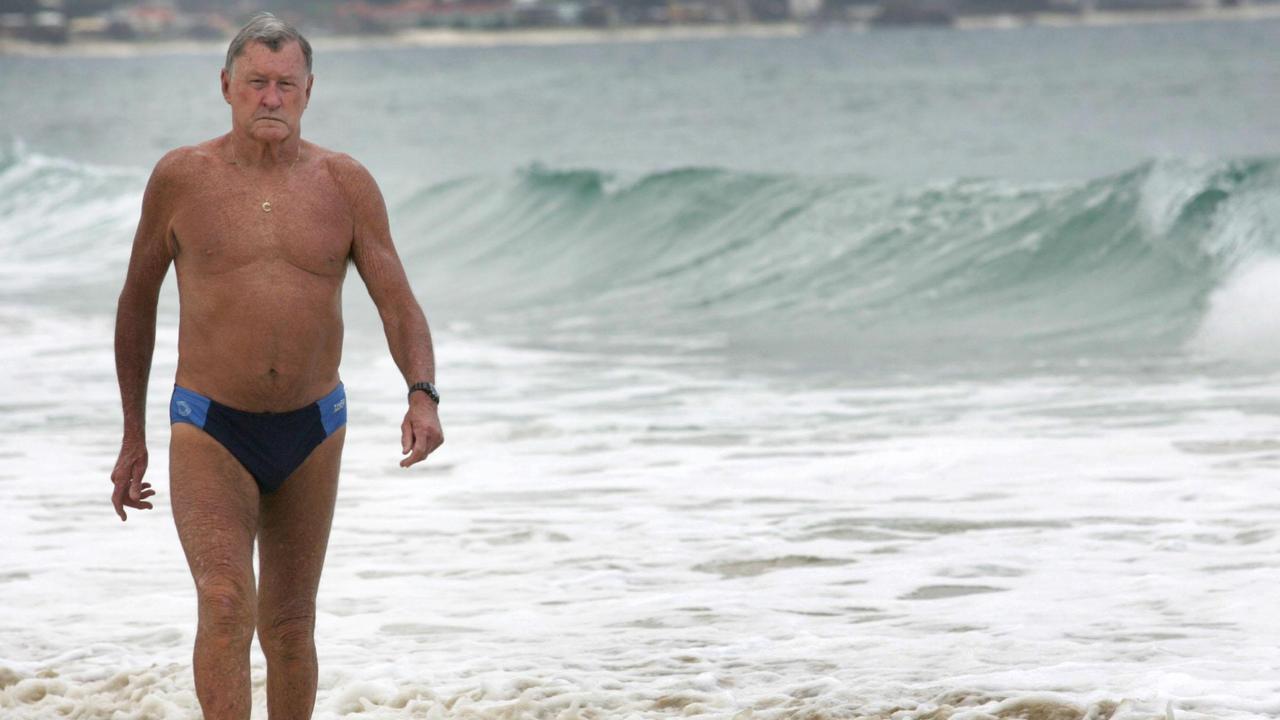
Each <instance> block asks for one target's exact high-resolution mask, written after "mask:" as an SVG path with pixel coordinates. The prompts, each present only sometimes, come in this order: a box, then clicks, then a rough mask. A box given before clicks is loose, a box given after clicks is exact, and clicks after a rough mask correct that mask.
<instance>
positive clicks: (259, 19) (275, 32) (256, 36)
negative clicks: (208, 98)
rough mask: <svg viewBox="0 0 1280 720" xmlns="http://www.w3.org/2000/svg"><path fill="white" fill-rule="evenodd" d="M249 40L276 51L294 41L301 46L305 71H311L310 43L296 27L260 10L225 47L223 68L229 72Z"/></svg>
mask: <svg viewBox="0 0 1280 720" xmlns="http://www.w3.org/2000/svg"><path fill="white" fill-rule="evenodd" d="M251 42H260V43H262V44H263V45H266V46H267V47H268V48H270V49H271V52H277V51H279V50H280V48H281V47H282V46H284V45H286V44H288V43H291V42H296V43H298V45H299V46H301V47H302V57H303V58H305V59H306V61H307V73H308V74H310V72H311V43H309V42H307V39H306V38H304V37H302V33H300V32H298V28H296V27H294V26H292V25H290V24H289V23H287V22H285V21H283V20H281V19H280V18H278V17H276V16H275V15H272V14H271V13H269V12H260V13H258V14H256V15H254V16H253V18H252V19H251V20H249V23H248V24H247V25H245V26H244V27H242V28H240V32H238V33H236V36H235V37H234V38H233V39H232V40H231V46H230V47H228V48H227V64H226V65H223V68H224V69H225V70H226V71H227V74H228V75H230V74H231V70H232V68H233V67H234V66H235V62H236V58H238V57H240V56H241V55H243V54H244V48H245V46H246V45H248V44H249V43H251Z"/></svg>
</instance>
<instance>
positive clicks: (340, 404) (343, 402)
mask: <svg viewBox="0 0 1280 720" xmlns="http://www.w3.org/2000/svg"><path fill="white" fill-rule="evenodd" d="M346 406H347V399H346V398H342V399H341V400H339V401H338V402H336V403H334V404H333V411H334V412H339V411H340V410H342V408H344V407H346Z"/></svg>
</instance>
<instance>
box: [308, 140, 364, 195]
mask: <svg viewBox="0 0 1280 720" xmlns="http://www.w3.org/2000/svg"><path fill="white" fill-rule="evenodd" d="M315 148H316V149H317V150H318V151H319V152H320V160H321V162H323V163H324V166H325V169H327V170H328V171H329V174H330V175H332V176H333V177H334V179H335V180H337V181H338V182H339V183H341V184H342V185H344V186H347V185H349V184H351V183H364V182H369V181H371V180H373V176H372V175H370V174H369V171H368V170H367V169H365V166H364V165H361V164H360V161H359V160H356V159H355V158H353V157H351V156H350V155H348V154H346V153H344V152H339V151H337V150H328V149H325V148H322V147H320V146H319V145H316V146H315Z"/></svg>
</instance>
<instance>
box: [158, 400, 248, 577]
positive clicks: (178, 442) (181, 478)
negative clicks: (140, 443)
mask: <svg viewBox="0 0 1280 720" xmlns="http://www.w3.org/2000/svg"><path fill="white" fill-rule="evenodd" d="M169 499H170V503H171V504H172V506H173V520H174V524H176V525H177V528H178V537H179V538H180V539H181V541H182V549H183V552H185V553H186V556H187V564H188V565H189V566H190V567H191V575H192V577H193V578H194V579H195V581H196V587H197V588H198V589H199V588H202V587H203V586H204V585H206V584H207V583H208V582H209V581H217V582H220V583H227V582H230V583H235V584H236V585H237V586H240V589H241V590H243V591H245V592H246V593H248V592H251V591H252V590H253V585H254V583H253V537H254V534H255V533H256V532H257V525H258V486H257V484H256V483H254V481H253V477H252V476H251V475H250V474H249V473H248V471H246V470H245V469H244V466H242V465H241V464H240V463H239V462H237V461H236V459H235V458H234V457H232V455H231V453H230V452H228V451H227V449H226V448H224V447H223V446H222V445H221V444H220V443H219V442H218V441H217V440H214V439H213V438H212V437H210V436H209V435H207V434H206V433H205V432H204V431H203V430H200V429H199V428H197V427H195V426H194V425H188V424H186V423H175V424H174V425H173V426H172V434H171V436H170V441H169Z"/></svg>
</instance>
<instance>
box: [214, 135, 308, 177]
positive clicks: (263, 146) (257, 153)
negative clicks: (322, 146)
mask: <svg viewBox="0 0 1280 720" xmlns="http://www.w3.org/2000/svg"><path fill="white" fill-rule="evenodd" d="M229 140H230V142H228V145H229V146H230V154H231V158H230V160H231V162H233V163H235V164H236V165H239V166H241V167H245V168H262V169H271V168H277V167H291V166H293V165H295V164H297V162H298V158H299V157H301V155H302V141H301V140H300V139H299V138H298V136H297V135H296V134H294V135H290V136H289V137H287V138H285V139H284V140H280V141H277V142H270V141H268V142H264V141H261V140H255V139H254V138H251V137H245V136H243V135H239V134H237V133H235V132H232V133H230V135H229Z"/></svg>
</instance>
